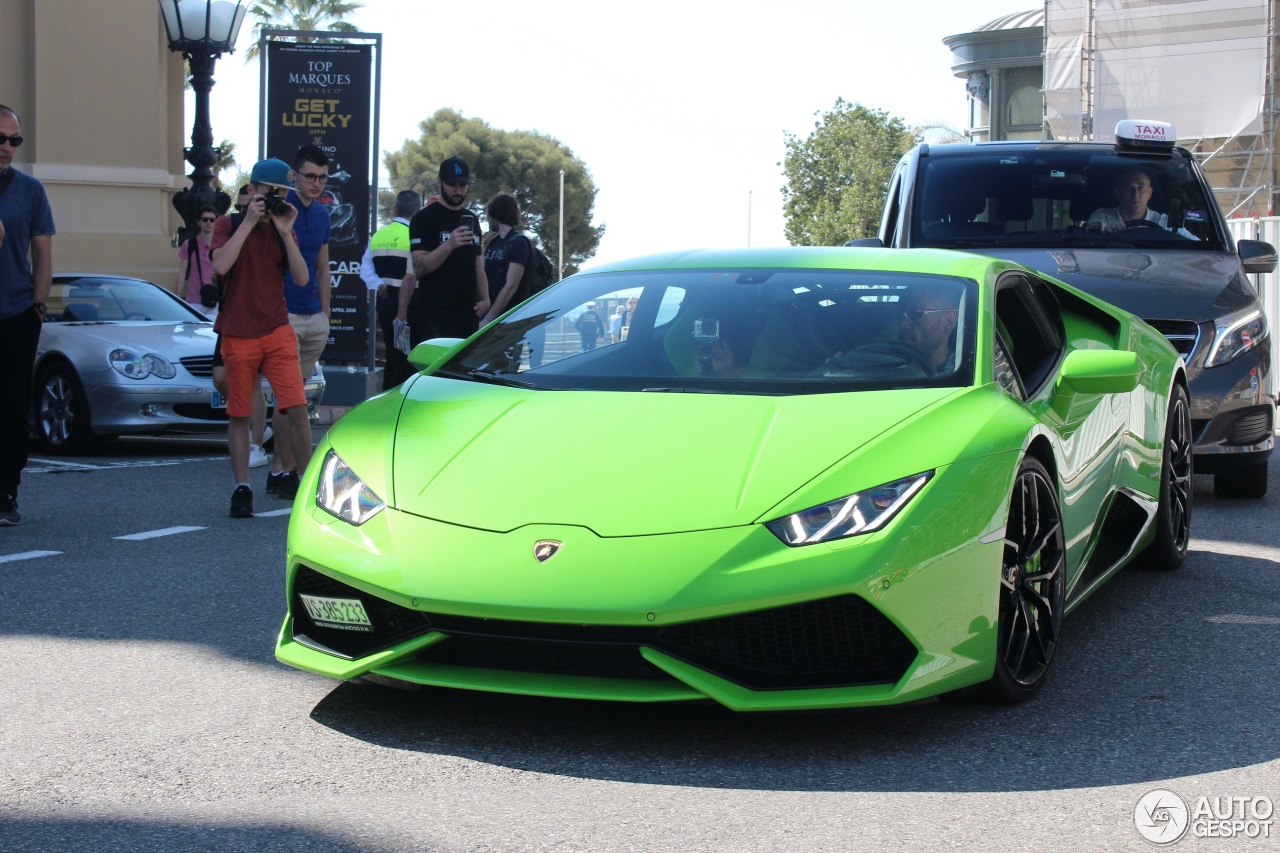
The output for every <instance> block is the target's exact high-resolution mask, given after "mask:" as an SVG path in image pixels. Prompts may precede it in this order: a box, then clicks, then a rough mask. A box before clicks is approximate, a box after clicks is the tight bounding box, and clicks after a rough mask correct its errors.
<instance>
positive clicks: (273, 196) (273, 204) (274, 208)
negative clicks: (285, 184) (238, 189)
mask: <svg viewBox="0 0 1280 853" xmlns="http://www.w3.org/2000/svg"><path fill="white" fill-rule="evenodd" d="M262 200H263V201H264V202H266V204H267V213H269V214H271V215H272V216H288V215H289V208H291V207H293V205H291V204H289V202H287V201H285V200H284V199H283V198H281V197H280V193H279V192H277V191H276V190H271V191H270V192H268V193H267V194H266V195H264V196H263V197H262Z"/></svg>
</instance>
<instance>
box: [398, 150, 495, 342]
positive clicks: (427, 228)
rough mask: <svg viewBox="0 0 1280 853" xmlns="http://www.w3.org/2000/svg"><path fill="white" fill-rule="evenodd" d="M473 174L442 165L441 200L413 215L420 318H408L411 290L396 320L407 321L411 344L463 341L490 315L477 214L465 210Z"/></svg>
mask: <svg viewBox="0 0 1280 853" xmlns="http://www.w3.org/2000/svg"><path fill="white" fill-rule="evenodd" d="M470 189H471V170H470V169H468V168H467V164H466V163H465V162H464V161H463V160H462V159H460V158H458V157H450V158H449V159H447V160H445V161H444V162H443V163H441V164H440V200H439V201H438V202H435V203H434V204H429V205H427V206H426V207H424V208H422V210H420V211H418V212H417V213H416V214H414V217H413V219H412V221H410V223H409V249H410V257H411V259H412V262H413V272H414V275H416V276H417V277H418V284H417V287H418V288H419V289H420V290H421V295H420V296H419V297H418V317H416V318H407V313H408V309H409V300H410V298H411V297H412V295H413V289H412V288H407V287H401V288H400V311H399V314H398V315H397V317H398V319H410V323H409V326H410V329H411V331H412V338H411V341H412V343H413V344H415V345H416V344H417V343H419V342H420V341H424V340H427V339H428V338H466V337H470V336H471V335H473V334H474V333H475V331H476V330H477V329H479V328H480V318H481V317H483V316H484V314H485V312H486V311H488V310H489V293H488V280H487V279H486V278H485V274H484V255H483V254H482V253H481V252H480V229H479V228H478V227H477V225H476V217H475V214H473V213H470V212H469V211H467V210H466V209H464V208H463V204H464V203H465V202H466V200H467V191H468V190H470Z"/></svg>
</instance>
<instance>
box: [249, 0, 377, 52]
mask: <svg viewBox="0 0 1280 853" xmlns="http://www.w3.org/2000/svg"><path fill="white" fill-rule="evenodd" d="M363 8H364V4H363V3H353V2H352V3H348V2H343V0H259V2H258V3H255V4H254V5H253V6H251V7H250V8H249V15H250V16H251V17H253V18H256V19H257V20H256V21H255V22H254V24H253V44H251V45H249V49H248V50H246V51H245V52H244V61H245V62H252V61H253V60H254V59H256V58H257V56H258V52H259V51H258V45H259V35H260V33H261V32H262V31H263V30H309V31H316V32H322V31H329V32H335V33H358V32H360V30H359V28H358V27H356V26H355V24H352V23H351V22H349V21H348V20H347V18H348V17H349V16H350V15H351V13H352V12H354V11H355V10H356V9H363ZM297 40H298V41H300V42H318V43H321V44H323V43H326V42H329V41H333V39H324V38H321V39H317V38H314V37H311V36H306V37H300V38H298V39H297Z"/></svg>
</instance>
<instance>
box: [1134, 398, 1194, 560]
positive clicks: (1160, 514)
mask: <svg viewBox="0 0 1280 853" xmlns="http://www.w3.org/2000/svg"><path fill="white" fill-rule="evenodd" d="M1164 435H1165V437H1164V453H1163V456H1162V459H1161V462H1160V506H1159V508H1158V509H1157V510H1156V520H1155V528H1156V535H1155V538H1154V539H1153V540H1152V541H1151V544H1150V545H1148V546H1147V547H1146V549H1145V550H1143V552H1142V553H1141V554H1139V555H1138V557H1137V559H1136V560H1135V561H1134V562H1135V563H1136V564H1137V565H1140V566H1142V567H1144V568H1149V569H1176V568H1178V566H1181V565H1182V561H1183V560H1185V559H1186V557H1187V546H1188V545H1189V544H1190V542H1191V494H1192V491H1193V488H1194V481H1193V477H1192V473H1193V456H1192V444H1193V441H1192V438H1191V405H1190V403H1188V401H1187V392H1186V389H1185V388H1183V387H1182V386H1181V385H1175V386H1174V388H1173V393H1172V394H1171V395H1170V397H1169V418H1168V420H1167V421H1166V422H1165V428H1164Z"/></svg>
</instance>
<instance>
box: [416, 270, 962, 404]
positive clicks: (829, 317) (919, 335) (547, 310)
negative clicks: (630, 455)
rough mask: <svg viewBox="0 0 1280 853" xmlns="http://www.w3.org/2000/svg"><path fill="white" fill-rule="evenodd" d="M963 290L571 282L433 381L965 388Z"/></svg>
mask: <svg viewBox="0 0 1280 853" xmlns="http://www.w3.org/2000/svg"><path fill="white" fill-rule="evenodd" d="M976 306H977V298H976V286H975V284H974V283H973V282H972V281H967V280H962V279H957V278H952V277H944V276H931V275H921V274H914V273H897V272H865V271H847V270H822V269H750V270H747V269H705V270H678V271H671V270H664V271H644V272H625V273H598V274H590V273H587V274H581V275H578V276H575V277H573V278H571V279H568V280H566V281H565V282H563V283H562V284H558V285H556V286H555V287H552V288H550V289H549V290H546V291H544V292H543V293H542V294H540V295H539V296H537V297H536V298H534V299H532V300H530V301H529V302H527V303H526V304H524V305H522V306H520V307H519V308H518V309H516V310H515V311H513V312H512V313H511V314H509V315H507V316H506V317H505V318H503V320H501V321H500V322H499V323H497V324H495V325H494V326H492V327H490V328H489V329H487V330H485V332H484V333H483V334H481V335H480V336H479V337H478V338H477V339H476V340H474V341H472V342H471V343H470V344H469V345H468V346H467V347H465V348H464V349H463V350H461V351H460V352H459V353H458V354H456V355H455V356H454V357H452V358H451V359H450V360H449V361H448V362H447V363H446V364H445V365H443V366H442V367H441V368H440V369H439V370H438V371H436V375H439V376H446V377H453V378H460V379H471V380H473V381H484V382H499V383H507V384H512V385H518V386H520V387H531V388H539V389H551V390H579V389H591V390H616V391H649V392H703V393H731V394H810V393H823V392H838V391H851V390H871V389H875V390H879V389H890V388H907V387H925V386H959V385H967V384H970V383H971V382H972V377H973V339H974V322H975V317H976V314H977V309H976Z"/></svg>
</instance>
